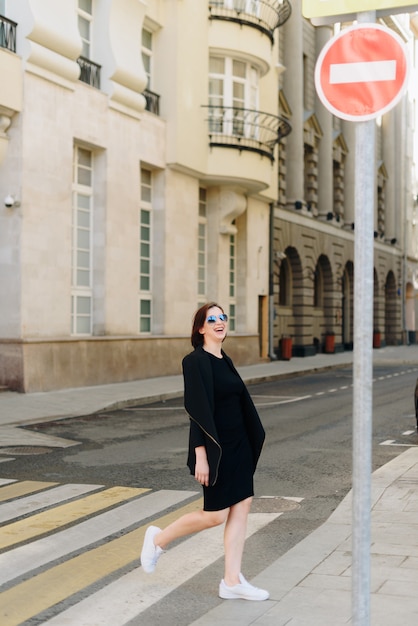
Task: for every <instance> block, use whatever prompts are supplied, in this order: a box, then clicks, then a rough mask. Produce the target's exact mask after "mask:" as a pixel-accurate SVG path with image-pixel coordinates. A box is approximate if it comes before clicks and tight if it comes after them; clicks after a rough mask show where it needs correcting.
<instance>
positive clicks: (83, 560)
mask: <svg viewBox="0 0 418 626" xmlns="http://www.w3.org/2000/svg"><path fill="white" fill-rule="evenodd" d="M131 491H135V490H131ZM136 491H138V490H136ZM89 497H92V496H89ZM85 499H87V498H85ZM201 508H202V499H201V498H200V499H199V500H196V501H194V502H191V503H190V504H187V505H185V506H184V507H181V508H180V509H178V510H176V511H173V512H171V513H168V514H166V515H164V516H162V517H161V518H159V520H158V521H156V522H155V523H157V524H160V525H161V526H166V525H168V524H169V523H170V522H172V521H173V520H174V519H177V518H178V517H180V516H181V515H183V514H185V513H190V512H192V511H196V510H200V509H201ZM35 517H36V516H35ZM22 521H25V520H22ZM146 527H147V526H146V525H144V526H141V527H140V528H137V529H136V530H133V531H130V532H128V533H127V534H126V535H124V536H123V537H118V538H117V539H113V540H111V541H109V542H108V543H106V544H104V545H101V546H98V547H97V548H94V549H92V550H89V551H87V552H84V553H82V554H80V555H78V556H75V557H73V558H72V559H70V560H68V561H66V562H64V563H61V564H59V565H56V566H54V567H52V568H51V569H48V570H47V571H45V572H42V573H40V574H37V575H35V576H33V577H32V578H30V579H29V580H26V581H24V582H22V583H19V584H18V585H16V586H14V587H12V588H11V589H8V590H6V591H3V592H2V593H0V607H1V614H0V617H1V625H2V626H16V625H17V624H21V623H23V622H24V621H25V620H28V619H30V618H31V617H34V616H35V615H38V614H39V613H42V612H43V611H45V610H46V609H48V608H50V607H52V606H54V605H55V604H58V603H59V602H62V601H63V600H65V599H67V598H69V597H70V596H72V595H74V594H76V593H77V592H79V591H82V590H83V589H85V588H86V587H88V586H89V585H92V584H94V583H97V581H99V580H101V579H102V578H104V577H105V576H108V575H109V574H113V573H114V572H116V571H117V570H119V569H121V568H123V567H126V566H127V565H129V564H131V563H133V562H134V561H136V560H138V558H139V552H140V549H141V545H142V542H143V539H144V534H145V530H146ZM22 530H23V528H22ZM23 599H24V601H23ZM108 623H109V622H108Z"/></svg>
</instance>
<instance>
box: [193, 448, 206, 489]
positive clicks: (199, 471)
mask: <svg viewBox="0 0 418 626" xmlns="http://www.w3.org/2000/svg"><path fill="white" fill-rule="evenodd" d="M195 453H196V468H195V472H194V477H195V478H196V480H197V481H198V482H199V483H200V484H201V485H205V486H206V487H207V486H208V485H209V463H208V456H207V454H206V448H205V446H199V447H197V448H195Z"/></svg>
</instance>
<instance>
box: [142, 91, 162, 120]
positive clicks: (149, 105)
mask: <svg viewBox="0 0 418 626" xmlns="http://www.w3.org/2000/svg"><path fill="white" fill-rule="evenodd" d="M142 93H143V95H144V97H145V100H146V105H145V110H146V111H149V112H150V113H154V114H155V115H159V114H160V96H159V95H158V94H157V93H154V92H153V91H150V90H149V89H145V90H144V91H143V92H142Z"/></svg>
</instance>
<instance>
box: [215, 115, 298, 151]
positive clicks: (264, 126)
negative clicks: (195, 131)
mask: <svg viewBox="0 0 418 626" xmlns="http://www.w3.org/2000/svg"><path fill="white" fill-rule="evenodd" d="M204 108H207V109H208V118H207V120H206V121H207V122H208V128H209V145H210V146H211V147H214V146H216V147H222V148H234V149H235V150H239V151H240V152H241V151H243V150H248V151H251V152H257V153H258V154H261V155H262V156H266V157H268V158H269V159H270V160H271V161H274V147H275V145H276V143H278V142H279V141H280V140H281V139H282V138H283V137H286V136H287V135H288V134H289V133H290V131H291V126H290V124H289V123H288V122H287V121H286V120H285V119H284V118H282V117H279V116H277V115H271V114H270V113H263V112H262V111H255V110H253V109H242V108H239V107H224V106H211V105H208V106H204Z"/></svg>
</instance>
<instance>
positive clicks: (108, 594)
mask: <svg viewBox="0 0 418 626" xmlns="http://www.w3.org/2000/svg"><path fill="white" fill-rule="evenodd" d="M280 515H282V513H250V515H249V516H248V525H247V537H249V536H251V535H252V534H254V533H256V532H257V531H258V530H260V529H261V528H262V527H263V526H266V525H267V524H269V523H270V522H272V521H273V520H274V519H276V518H277V517H279V516H280ZM157 523H158V522H157ZM223 530H224V529H223V526H218V527H216V528H211V529H209V530H205V531H203V533H198V534H197V535H193V536H192V537H190V538H189V539H186V540H184V541H183V542H182V543H180V544H179V545H177V546H176V547H174V548H172V549H169V550H168V551H167V552H166V553H165V554H163V555H162V556H161V557H160V561H159V563H158V566H157V569H156V571H155V573H154V574H153V575H152V576H149V575H147V574H145V573H144V572H143V571H142V569H141V568H139V567H137V568H135V569H134V570H132V571H131V572H129V573H128V574H125V575H124V576H121V577H120V578H118V579H117V580H115V581H114V582H112V583H110V584H109V585H107V586H106V587H104V588H103V589H101V590H100V591H97V592H96V593H94V594H92V595H91V596H89V597H87V598H85V599H83V600H81V601H80V602H78V603H77V604H75V605H74V606H72V607H70V608H69V609H67V610H65V611H63V612H62V613H60V614H58V615H56V616H55V617H53V618H51V619H50V620H47V621H45V622H43V623H44V624H48V626H64V625H65V626H79V625H80V624H83V626H109V624H112V626H123V625H124V624H127V623H128V622H130V621H131V620H133V619H134V618H136V617H137V616H139V615H140V614H141V613H143V612H144V611H146V609H148V608H149V607H150V606H152V605H153V604H155V603H156V602H158V601H159V600H161V599H162V598H164V597H165V596H166V595H168V594H169V593H171V592H172V591H174V590H175V589H176V588H177V587H179V586H180V585H182V584H184V583H186V582H187V581H188V580H189V579H190V578H192V577H193V576H195V575H196V574H198V573H200V572H201V571H202V570H203V569H204V568H205V567H208V566H209V565H211V564H212V563H214V562H215V561H217V560H218V559H219V558H221V557H222V556H223ZM221 577H222V573H221V571H220V572H219V578H221ZM212 593H213V595H214V596H215V595H217V588H215V589H213V592H212Z"/></svg>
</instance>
